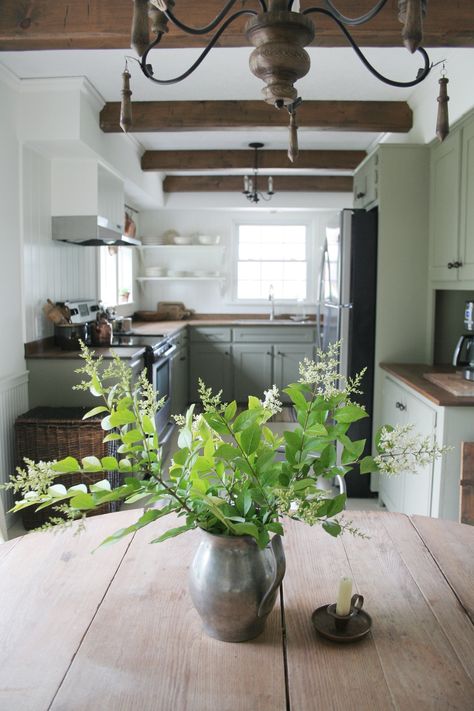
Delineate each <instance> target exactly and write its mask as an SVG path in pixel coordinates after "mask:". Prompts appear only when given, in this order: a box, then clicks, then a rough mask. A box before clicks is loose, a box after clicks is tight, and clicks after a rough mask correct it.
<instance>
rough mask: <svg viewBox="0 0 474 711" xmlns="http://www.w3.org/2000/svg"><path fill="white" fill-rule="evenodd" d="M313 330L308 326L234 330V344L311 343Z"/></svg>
mask: <svg viewBox="0 0 474 711" xmlns="http://www.w3.org/2000/svg"><path fill="white" fill-rule="evenodd" d="M314 339H315V330H314V328H311V327H308V326H263V327H260V328H234V329H233V340H234V343H313V342H314Z"/></svg>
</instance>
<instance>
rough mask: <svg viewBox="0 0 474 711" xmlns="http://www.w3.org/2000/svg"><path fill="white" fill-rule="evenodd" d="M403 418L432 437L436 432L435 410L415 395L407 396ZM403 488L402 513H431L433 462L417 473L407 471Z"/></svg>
mask: <svg viewBox="0 0 474 711" xmlns="http://www.w3.org/2000/svg"><path fill="white" fill-rule="evenodd" d="M406 402H407V409H406V411H405V419H406V421H407V423H409V424H412V425H413V429H414V431H416V432H418V433H419V434H420V435H423V436H425V437H430V438H432V437H433V436H434V435H435V433H436V412H435V411H434V410H433V409H432V408H431V407H430V406H429V405H427V404H426V403H425V402H423V401H422V400H420V399H419V398H418V397H416V395H408V396H407V401H406ZM402 476H404V477H405V487H404V490H403V513H406V514H409V515H412V514H420V515H421V516H430V515H431V493H432V487H433V464H428V465H427V466H425V467H423V468H421V469H418V470H417V473H413V472H407V473H406V474H403V475H402Z"/></svg>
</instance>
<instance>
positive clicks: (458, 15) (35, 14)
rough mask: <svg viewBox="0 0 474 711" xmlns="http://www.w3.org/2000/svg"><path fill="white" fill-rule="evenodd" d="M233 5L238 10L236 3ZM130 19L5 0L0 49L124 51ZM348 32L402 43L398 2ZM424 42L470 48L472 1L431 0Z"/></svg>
mask: <svg viewBox="0 0 474 711" xmlns="http://www.w3.org/2000/svg"><path fill="white" fill-rule="evenodd" d="M223 4H224V3H223V0H200V2H196V0H177V2H176V6H175V14H176V16H177V17H178V19H181V20H184V21H185V22H186V23H187V24H188V25H191V26H203V25H206V24H208V22H209V20H211V19H212V18H213V17H215V16H216V15H217V13H218V11H219V10H220V9H221V8H222V7H223ZM316 4H321V3H316ZM343 4H344V3H343ZM345 4H346V6H347V7H348V10H347V11H348V12H350V15H351V16H352V17H356V16H358V15H363V14H364V13H366V12H367V9H368V8H367V5H368V3H367V0H352V1H351V2H350V3H347V2H346V3H345ZM370 4H372V3H370ZM314 5H315V3H314V1H313V0H302V2H301V7H302V9H304V8H307V7H311V6H314ZM237 7H238V9H240V7H241V5H240V3H238V4H237ZM246 8H248V9H258V8H259V5H258V4H257V2H256V0H251V1H249V2H247V4H246ZM342 10H344V7H343V8H342ZM313 17H314V16H313ZM131 21H132V3H131V2H130V0H100V1H98V0H94V1H93V2H91V1H90V0H76V2H70V0H41V2H39V1H37V0H22V2H19V1H18V0H4V2H2V10H1V12H0V50H39V49H117V48H118V49H126V48H128V47H129V46H130V26H131ZM245 24H246V18H245V17H243V18H242V20H238V21H237V22H235V23H233V24H232V25H231V26H230V27H229V28H228V30H227V31H226V32H225V33H224V34H223V36H222V37H221V38H220V40H219V43H218V46H220V47H243V46H247V41H246V39H245V36H244V34H243V29H244V27H245ZM315 24H316V26H317V31H316V38H315V41H314V44H315V45H318V46H321V47H346V46H347V40H346V39H345V37H344V36H343V34H342V33H341V31H340V30H339V28H338V27H337V26H336V25H335V23H334V22H331V21H330V19H329V18H326V17H321V16H320V15H318V16H317V20H316V22H315ZM351 32H352V34H353V36H354V38H355V39H356V41H357V42H358V43H359V44H360V46H362V47H401V46H402V41H401V37H400V32H401V25H400V23H399V22H398V19H397V3H396V2H395V1H393V2H390V3H388V4H387V6H386V7H385V8H384V9H383V10H382V11H381V12H380V13H379V15H377V17H376V18H374V19H373V20H372V21H371V22H368V23H367V24H366V25H363V26H360V27H354V28H353V29H352V30H351ZM208 39H209V37H208V36H199V35H198V36H196V35H185V34H184V33H183V32H181V31H180V30H178V29H177V28H175V27H174V26H171V27H170V31H169V33H168V34H167V36H166V37H165V38H164V40H163V46H164V47H168V48H177V47H202V46H204V45H205V44H206V43H207V41H208ZM424 44H425V46H426V47H474V11H473V6H472V0H464V2H460V1H459V0H458V1H457V2H446V0H430V2H429V3H428V12H427V17H426V20H425V38H424Z"/></svg>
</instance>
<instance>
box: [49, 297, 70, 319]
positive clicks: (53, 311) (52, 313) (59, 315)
mask: <svg viewBox="0 0 474 711" xmlns="http://www.w3.org/2000/svg"><path fill="white" fill-rule="evenodd" d="M43 313H44V315H45V316H46V318H48V319H49V320H50V321H52V322H53V323H55V324H67V323H68V318H67V316H66V313H68V312H66V311H65V310H64V309H62V308H61V307H60V306H58V305H57V304H55V303H54V302H53V301H51V299H48V300H47V303H46V304H45V305H44V306H43Z"/></svg>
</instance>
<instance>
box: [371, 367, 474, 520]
mask: <svg viewBox="0 0 474 711" xmlns="http://www.w3.org/2000/svg"><path fill="white" fill-rule="evenodd" d="M383 420H384V423H385V424H387V425H408V424H411V425H413V429H414V431H415V432H419V433H420V434H421V435H424V436H429V437H430V438H433V437H435V438H436V441H437V443H438V444H439V445H442V446H446V445H448V446H450V447H451V450H450V451H449V452H447V453H446V454H445V455H443V457H442V458H441V459H438V460H437V461H436V462H434V463H433V464H430V465H428V466H426V467H423V468H421V469H419V470H417V471H418V473H413V472H404V473H402V474H400V475H399V476H390V477H389V476H386V475H380V480H379V487H380V491H379V496H380V499H381V501H382V502H383V503H384V504H385V506H386V507H387V508H388V509H389V511H399V512H402V513H406V514H421V515H423V516H432V517H434V518H446V519H451V520H453V521H458V520H459V490H460V484H459V482H460V468H461V442H462V441H472V440H474V407H463V406H460V407H442V406H439V405H435V404H434V403H432V402H431V401H429V400H427V399H426V398H424V397H423V396H422V395H420V394H419V393H418V392H417V391H415V390H414V389H412V388H411V387H410V386H409V385H406V384H405V383H402V382H401V381H399V380H397V379H396V378H393V377H391V376H385V379H384V387H383Z"/></svg>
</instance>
